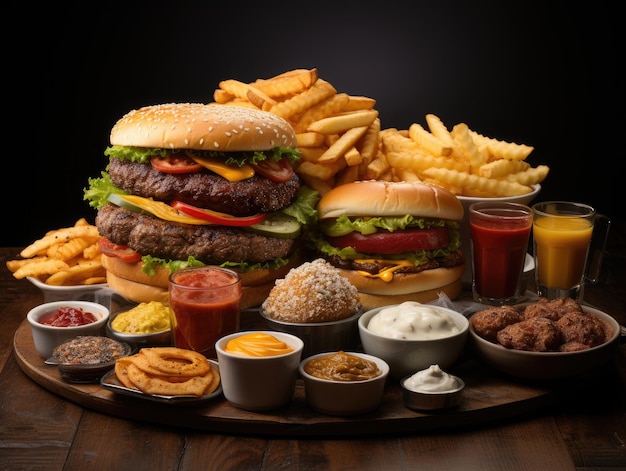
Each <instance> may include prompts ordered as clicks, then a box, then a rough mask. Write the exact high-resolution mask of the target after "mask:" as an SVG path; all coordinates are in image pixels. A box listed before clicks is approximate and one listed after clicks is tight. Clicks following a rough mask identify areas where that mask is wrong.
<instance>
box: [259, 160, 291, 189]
mask: <svg viewBox="0 0 626 471" xmlns="http://www.w3.org/2000/svg"><path fill="white" fill-rule="evenodd" d="M252 167H254V170H255V171H256V172H258V173H260V174H261V175H263V176H264V177H265V178H269V179H270V180H272V181H274V182H277V183H282V182H286V181H288V180H290V179H291V177H292V176H293V166H292V165H291V162H290V161H289V159H286V158H282V159H280V160H278V161H275V160H270V159H265V160H262V161H261V162H259V163H258V164H255V165H253V166H252Z"/></svg>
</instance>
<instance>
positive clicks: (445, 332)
mask: <svg viewBox="0 0 626 471" xmlns="http://www.w3.org/2000/svg"><path fill="white" fill-rule="evenodd" d="M367 328H368V329H369V330H371V331H372V332H374V333H376V334H378V335H382V336H383V337H389V338H393V339H407V340H428V339H438V338H442V337H449V336H450V335H452V334H455V333H457V332H459V331H460V329H459V327H458V326H457V325H456V323H455V322H454V320H452V318H451V317H450V316H449V315H448V314H447V313H445V312H443V311H440V310H438V309H435V308H433V307H431V306H427V305H424V304H420V303H418V302H414V301H406V302H403V303H402V304H398V305H397V306H392V307H388V308H384V309H381V310H380V311H379V312H378V313H377V314H376V315H374V316H373V317H372V318H371V319H370V321H369V324H368V325H367Z"/></svg>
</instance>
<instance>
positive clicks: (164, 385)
mask: <svg viewBox="0 0 626 471" xmlns="http://www.w3.org/2000/svg"><path fill="white" fill-rule="evenodd" d="M127 373H128V378H129V379H130V381H131V382H132V383H133V384H134V385H135V386H136V388H137V389H139V390H140V391H142V392H144V393H146V394H159V395H164V396H180V395H193V396H198V397H199V396H202V395H203V394H204V391H205V389H206V388H207V387H208V386H209V385H210V384H211V383H212V376H213V375H212V374H211V375H204V376H192V377H190V378H189V379H187V380H186V381H182V382H180V383H178V382H170V381H167V380H166V379H163V378H161V377H158V376H151V375H148V374H146V373H144V372H143V371H141V370H140V369H139V368H138V367H137V366H136V365H135V364H133V363H131V364H130V365H128V368H127Z"/></svg>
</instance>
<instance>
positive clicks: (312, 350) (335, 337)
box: [261, 309, 363, 358]
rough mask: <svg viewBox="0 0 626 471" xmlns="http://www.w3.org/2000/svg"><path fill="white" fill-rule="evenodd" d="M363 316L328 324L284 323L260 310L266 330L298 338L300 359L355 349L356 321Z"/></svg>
mask: <svg viewBox="0 0 626 471" xmlns="http://www.w3.org/2000/svg"><path fill="white" fill-rule="evenodd" d="M362 314H363V311H362V310H359V311H358V312H357V313H356V314H354V315H353V316H350V317H346V318H345V319H340V320H338V321H329V322H306V323H304V322H285V321H280V320H276V319H272V318H271V317H269V316H268V315H267V314H266V313H265V312H264V311H263V309H261V317H263V319H264V320H265V324H266V325H267V327H268V328H270V329H272V330H276V331H279V332H287V333H289V334H292V335H295V336H296V337H299V338H300V339H302V341H303V342H304V350H303V351H302V357H303V358H306V357H308V356H311V355H315V354H316V353H321V352H332V351H334V350H349V349H355V348H356V347H357V346H358V344H359V331H358V328H357V321H358V320H359V317H361V315H362Z"/></svg>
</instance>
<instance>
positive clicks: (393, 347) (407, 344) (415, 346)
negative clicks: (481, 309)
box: [358, 305, 469, 379]
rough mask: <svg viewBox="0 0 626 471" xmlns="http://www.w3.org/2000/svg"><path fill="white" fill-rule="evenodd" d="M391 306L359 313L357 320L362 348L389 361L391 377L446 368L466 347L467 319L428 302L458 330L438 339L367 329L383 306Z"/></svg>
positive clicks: (402, 376) (401, 376)
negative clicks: (418, 337)
mask: <svg viewBox="0 0 626 471" xmlns="http://www.w3.org/2000/svg"><path fill="white" fill-rule="evenodd" d="M392 306H394V307H395V306H397V305H392ZM392 306H383V307H378V308H375V309H372V310H370V311H367V312H365V313H364V314H363V315H362V316H361V318H360V319H359V323H358V324H359V335H360V337H361V344H362V346H363V351H365V353H368V354H370V355H374V356H377V357H379V358H382V359H383V360H385V361H386V362H387V363H388V364H389V368H390V369H391V373H390V374H391V376H392V377H394V378H396V379H400V378H404V377H405V376H408V375H411V374H413V373H415V372H417V371H420V370H423V369H425V368H428V367H429V366H430V365H439V366H440V367H441V368H442V369H446V368H448V367H450V366H451V365H452V364H453V363H454V362H455V361H456V360H457V359H458V357H459V356H460V355H461V352H462V351H463V348H464V347H465V342H466V339H467V332H468V330H469V321H468V320H467V318H466V317H465V316H464V315H463V314H460V313H458V312H456V311H453V310H452V309H447V308H444V307H439V306H431V305H428V307H429V308H432V309H435V310H438V311H441V312H443V313H444V314H447V315H448V316H450V317H451V318H452V320H453V321H454V323H455V324H456V325H457V327H458V328H459V330H458V332H455V333H452V334H451V335H449V336H447V337H442V338H438V339H428V340H408V339H399V338H391V337H385V336H382V335H380V334H378V333H374V332H372V331H371V330H370V329H369V328H368V324H369V322H370V320H371V319H372V317H374V316H375V315H376V314H378V313H379V312H380V311H381V310H382V309H385V308H388V307H392Z"/></svg>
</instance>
